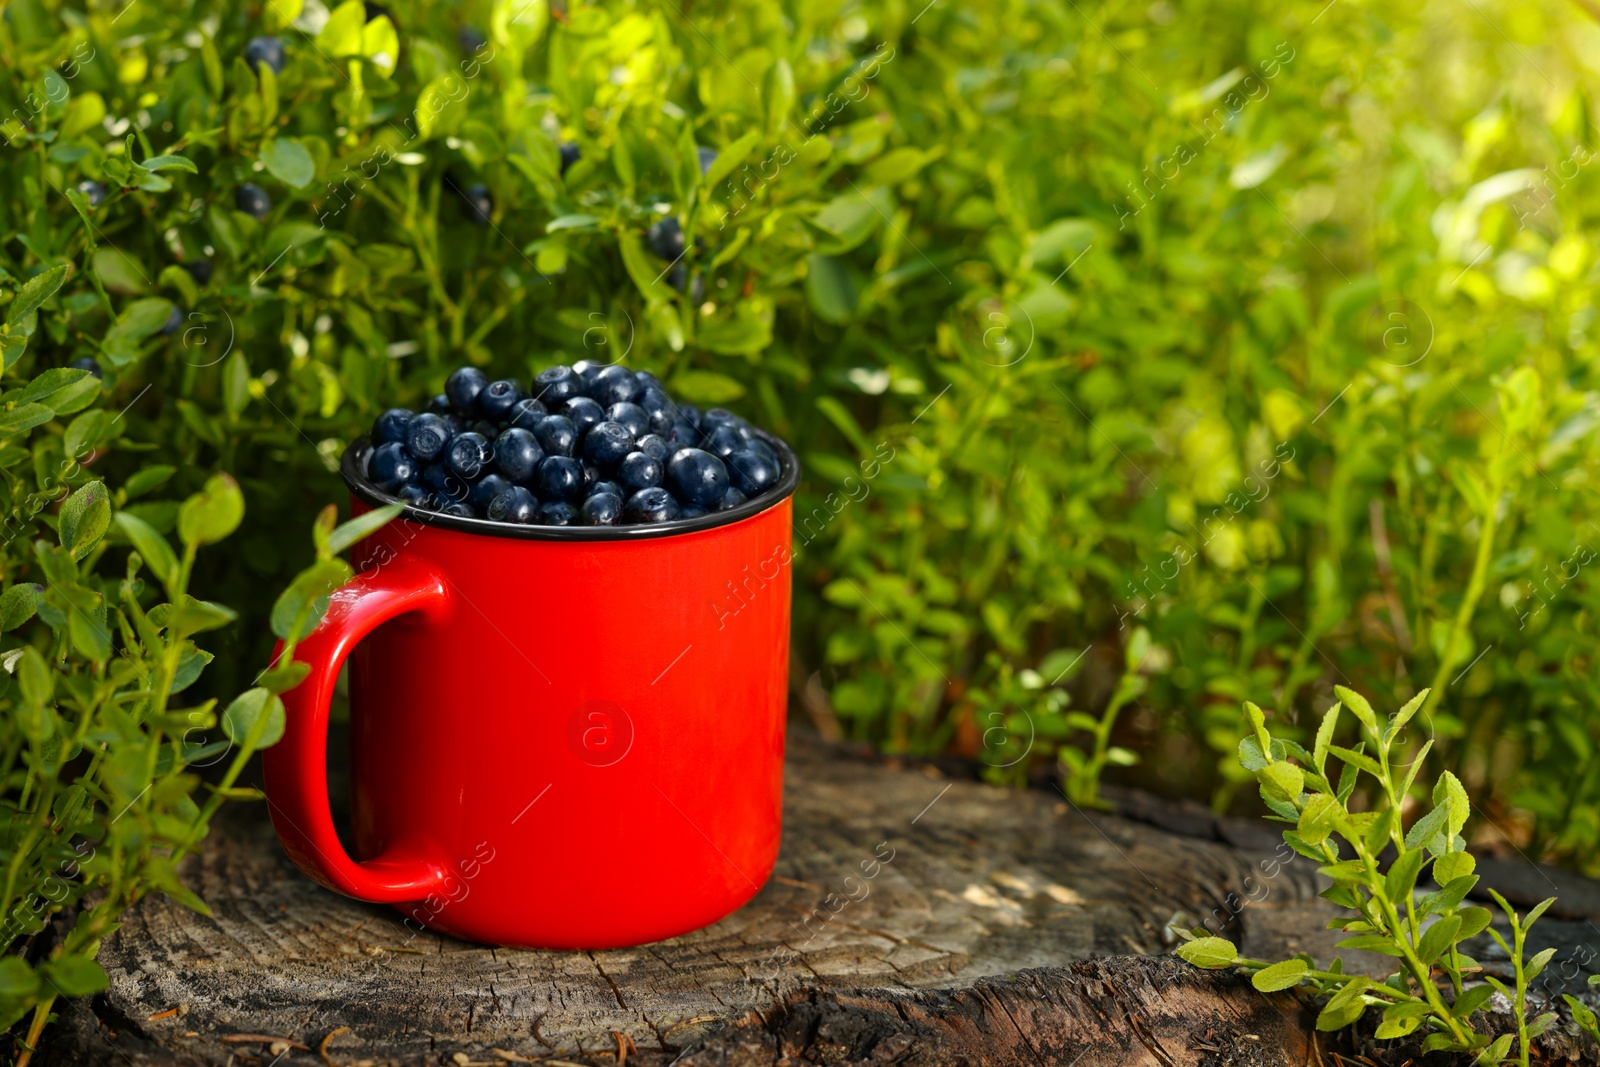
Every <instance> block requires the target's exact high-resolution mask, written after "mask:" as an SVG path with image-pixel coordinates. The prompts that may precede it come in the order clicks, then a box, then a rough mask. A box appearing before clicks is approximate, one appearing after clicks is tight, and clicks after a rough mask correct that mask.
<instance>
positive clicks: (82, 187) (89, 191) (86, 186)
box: [78, 180, 106, 207]
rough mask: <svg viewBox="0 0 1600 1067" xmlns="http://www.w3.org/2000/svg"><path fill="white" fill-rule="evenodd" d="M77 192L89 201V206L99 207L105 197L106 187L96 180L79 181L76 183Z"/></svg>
mask: <svg viewBox="0 0 1600 1067" xmlns="http://www.w3.org/2000/svg"><path fill="white" fill-rule="evenodd" d="M78 192H80V193H82V194H83V198H84V199H85V200H87V201H89V206H90V207H99V206H100V202H101V201H102V200H104V199H105V198H106V187H105V186H103V185H101V184H100V183H99V182H96V181H88V180H85V181H81V182H79V183H78Z"/></svg>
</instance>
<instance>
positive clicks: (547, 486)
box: [536, 456, 583, 500]
mask: <svg viewBox="0 0 1600 1067" xmlns="http://www.w3.org/2000/svg"><path fill="white" fill-rule="evenodd" d="M536 477H537V479H538V483H539V495H540V496H541V497H543V498H545V499H546V500H582V499H583V465H582V464H581V463H579V462H578V461H577V460H575V459H573V458H572V457H570V456H546V457H545V458H544V461H543V462H542V463H540V464H539V472H538V474H537V475H536Z"/></svg>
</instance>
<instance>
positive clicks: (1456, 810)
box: [1433, 771, 1472, 838]
mask: <svg viewBox="0 0 1600 1067" xmlns="http://www.w3.org/2000/svg"><path fill="white" fill-rule="evenodd" d="M1433 803H1434V804H1435V805H1436V806H1438V807H1444V808H1448V809H1449V813H1450V815H1449V819H1450V823H1449V826H1450V829H1449V836H1450V837H1452V838H1454V837H1456V836H1457V835H1459V834H1460V833H1461V831H1462V829H1463V828H1464V827H1465V826H1466V825H1467V818H1468V817H1469V816H1470V815H1471V814H1472V801H1471V800H1469V799H1468V797H1467V788H1466V786H1464V785H1462V784H1461V780H1460V779H1459V778H1457V777H1456V776H1455V775H1453V774H1451V773H1450V772H1449V771H1445V772H1444V773H1443V774H1441V775H1440V776H1439V780H1438V782H1436V783H1434V787H1433Z"/></svg>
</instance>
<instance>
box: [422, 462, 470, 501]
mask: <svg viewBox="0 0 1600 1067" xmlns="http://www.w3.org/2000/svg"><path fill="white" fill-rule="evenodd" d="M422 485H423V488H425V489H431V490H432V491H433V495H434V497H435V498H436V501H437V502H439V503H441V505H442V503H444V502H449V501H460V500H465V499H467V497H469V496H471V495H472V486H470V485H468V484H467V483H466V482H465V481H464V480H462V478H461V477H460V476H459V475H457V474H454V473H452V472H451V470H450V468H448V467H446V466H445V465H444V464H443V463H429V464H428V465H427V466H425V467H423V468H422Z"/></svg>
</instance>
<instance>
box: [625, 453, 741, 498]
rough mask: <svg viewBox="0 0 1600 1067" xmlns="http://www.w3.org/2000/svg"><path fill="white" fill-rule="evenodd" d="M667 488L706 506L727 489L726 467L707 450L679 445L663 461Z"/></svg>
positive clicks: (675, 493) (674, 494)
mask: <svg viewBox="0 0 1600 1067" xmlns="http://www.w3.org/2000/svg"><path fill="white" fill-rule="evenodd" d="M667 488H669V489H671V490H672V495H673V496H675V497H677V498H678V499H679V500H681V501H683V502H684V503H685V504H699V505H700V506H701V507H705V508H708V507H710V506H711V505H712V504H714V503H716V502H717V501H718V500H721V499H722V496H723V494H724V493H726V492H727V491H728V468H727V467H725V466H723V465H722V460H720V459H718V458H717V457H716V456H713V455H711V454H710V453H709V452H702V451H701V450H700V449H698V448H681V449H679V450H678V451H677V452H675V453H673V456H672V458H671V459H670V460H668V461H667ZM630 503H631V501H630Z"/></svg>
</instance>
